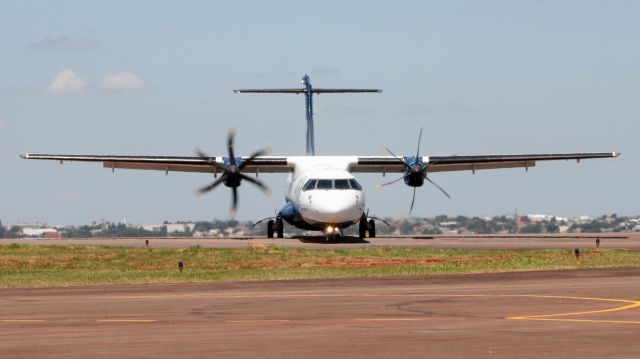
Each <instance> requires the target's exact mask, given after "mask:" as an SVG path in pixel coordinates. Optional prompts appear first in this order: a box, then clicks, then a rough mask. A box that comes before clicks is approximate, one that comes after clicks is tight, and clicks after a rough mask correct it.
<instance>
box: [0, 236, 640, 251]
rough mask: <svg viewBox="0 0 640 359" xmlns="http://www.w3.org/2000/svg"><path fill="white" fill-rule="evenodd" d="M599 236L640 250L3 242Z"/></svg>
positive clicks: (624, 240)
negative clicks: (146, 242)
mask: <svg viewBox="0 0 640 359" xmlns="http://www.w3.org/2000/svg"><path fill="white" fill-rule="evenodd" d="M596 238H599V239H600V245H601V247H602V248H623V249H640V233H606V234H597V233H592V234H579V233H578V234H560V235H553V234H552V235H484V236H483V235H468V236H442V235H440V236H395V237H394V236H382V237H378V238H365V239H364V240H360V239H359V238H356V237H345V238H343V239H342V240H341V241H340V242H339V243H327V242H326V241H325V239H324V238H323V237H321V236H315V237H285V238H265V237H226V238H222V237H219V238H218V237H216V238H180V237H177V238H166V237H163V238H87V239H31V238H23V239H2V240H0V244H10V243H26V244H31V245H63V246H64V245H74V246H77V245H92V246H122V247H144V246H145V240H147V239H148V240H149V244H150V246H151V247H153V248H187V247H190V246H195V245H199V246H202V247H211V248H244V247H246V246H249V245H255V244H260V245H276V246H280V247H287V248H307V249H327V248H339V249H348V248H361V247H384V246H397V247H408V248H463V249H504V250H509V249H574V248H592V247H595V240H596Z"/></svg>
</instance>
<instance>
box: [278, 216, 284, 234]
mask: <svg viewBox="0 0 640 359" xmlns="http://www.w3.org/2000/svg"><path fill="white" fill-rule="evenodd" d="M276 232H277V234H278V238H283V237H284V223H283V222H282V218H280V217H278V218H276Z"/></svg>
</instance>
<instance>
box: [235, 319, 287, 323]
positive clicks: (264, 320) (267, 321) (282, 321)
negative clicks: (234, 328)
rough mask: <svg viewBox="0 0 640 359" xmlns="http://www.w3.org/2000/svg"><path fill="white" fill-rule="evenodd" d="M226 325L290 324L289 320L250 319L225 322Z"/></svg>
mask: <svg viewBox="0 0 640 359" xmlns="http://www.w3.org/2000/svg"><path fill="white" fill-rule="evenodd" d="M224 322H225V323H230V324H245V323H246V324H252V323H289V322H291V321H290V320H288V319H249V320H225V321H224Z"/></svg>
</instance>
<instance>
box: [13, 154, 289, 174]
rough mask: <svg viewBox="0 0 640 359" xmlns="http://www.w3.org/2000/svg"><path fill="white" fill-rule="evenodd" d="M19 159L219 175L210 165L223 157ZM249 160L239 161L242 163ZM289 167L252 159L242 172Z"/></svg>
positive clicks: (279, 170) (31, 156) (276, 160)
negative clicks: (91, 163)
mask: <svg viewBox="0 0 640 359" xmlns="http://www.w3.org/2000/svg"><path fill="white" fill-rule="evenodd" d="M20 157H22V158H24V159H27V160H50V161H59V162H60V163H61V164H62V163H64V162H101V163H102V165H103V166H104V167H106V168H111V169H116V168H117V169H121V168H123V169H136V170H156V171H165V172H167V173H168V172H169V171H179V172H210V173H215V172H220V170H219V169H217V168H216V167H215V166H213V165H211V163H210V161H216V162H218V163H223V162H224V159H225V158H224V157H177V156H100V155H99V156H95V155H51V154H24V155H20ZM248 158H249V157H240V161H241V163H242V161H243V160H246V159H248ZM291 171H292V166H291V165H289V164H288V161H287V158H286V157H272V156H260V157H257V158H255V159H254V160H253V161H252V162H251V164H250V165H248V166H246V167H245V168H244V169H243V170H242V172H248V173H256V172H259V173H264V172H269V173H289V172H291Z"/></svg>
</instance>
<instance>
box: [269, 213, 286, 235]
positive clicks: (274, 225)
mask: <svg viewBox="0 0 640 359" xmlns="http://www.w3.org/2000/svg"><path fill="white" fill-rule="evenodd" d="M274 234H276V235H277V236H278V238H282V237H284V223H283V221H282V217H280V216H277V217H276V219H275V221H274V220H273V219H270V220H269V221H268V222H267V238H273V236H274Z"/></svg>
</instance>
